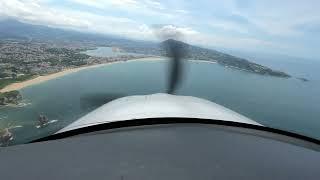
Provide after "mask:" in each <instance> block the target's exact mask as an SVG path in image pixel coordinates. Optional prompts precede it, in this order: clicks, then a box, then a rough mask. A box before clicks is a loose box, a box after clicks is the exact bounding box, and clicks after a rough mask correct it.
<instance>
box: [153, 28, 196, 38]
mask: <svg viewBox="0 0 320 180" xmlns="http://www.w3.org/2000/svg"><path fill="white" fill-rule="evenodd" d="M153 32H154V34H155V36H156V37H158V38H159V39H160V40H165V39H177V40H183V39H184V38H185V37H188V36H193V35H196V34H198V33H199V32H197V31H195V30H193V29H191V28H189V27H178V26H175V25H154V26H153Z"/></svg>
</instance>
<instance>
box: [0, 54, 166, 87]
mask: <svg viewBox="0 0 320 180" xmlns="http://www.w3.org/2000/svg"><path fill="white" fill-rule="evenodd" d="M145 59H149V60H148V61H155V60H161V59H163V58H162V57H157V56H156V57H145V58H137V59H131V60H126V61H115V62H108V63H103V64H94V65H89V66H83V67H76V68H68V69H64V70H62V71H60V72H57V73H53V74H48V75H44V76H37V77H35V78H33V79H29V80H26V81H22V82H17V83H12V84H9V85H8V86H6V87H4V88H2V89H0V93H5V92H9V91H17V90H21V89H23V88H26V87H29V86H33V85H36V84H40V83H43V82H46V81H49V80H53V79H56V78H59V77H62V76H65V75H68V74H72V73H75V72H79V71H82V70H85V69H91V68H97V67H102V66H108V65H112V64H116V63H124V62H129V61H141V60H145Z"/></svg>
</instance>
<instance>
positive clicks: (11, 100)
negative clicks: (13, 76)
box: [0, 91, 22, 106]
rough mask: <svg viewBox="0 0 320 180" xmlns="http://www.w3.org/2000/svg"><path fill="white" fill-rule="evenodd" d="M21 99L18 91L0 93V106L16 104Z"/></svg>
mask: <svg viewBox="0 0 320 180" xmlns="http://www.w3.org/2000/svg"><path fill="white" fill-rule="evenodd" d="M21 100H22V95H21V94H20V92H19V91H10V92H5V93H0V106H5V105H18V104H19V103H20V101H21Z"/></svg>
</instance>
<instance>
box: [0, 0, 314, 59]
mask: <svg viewBox="0 0 320 180" xmlns="http://www.w3.org/2000/svg"><path fill="white" fill-rule="evenodd" d="M65 4H68V5H69V6H63V5H65ZM71 7H72V8H71ZM318 7H320V1H318V0H309V1H289V0H282V1H277V0H259V1H255V0H246V1H243V0H225V1H219V0H201V1H197V2H192V1H185V0H170V1H169V0H164V1H158V0H60V1H59V2H57V1H55V0H0V18H1V17H11V18H15V19H18V20H20V21H24V22H29V23H33V24H42V25H47V26H54V27H60V28H68V29H75V30H79V31H89V32H98V33H104V34H114V35H120V36H125V37H129V38H135V39H143V40H156V39H159V36H160V34H161V39H163V38H164V37H178V36H181V37H183V38H182V39H183V40H185V41H187V42H190V43H193V44H198V45H202V46H218V47H227V48H240V49H248V50H250V49H251V50H259V49H260V50H264V51H285V52H287V53H295V52H298V50H300V49H302V50H301V51H304V50H305V51H307V50H308V49H315V47H316V46H317V45H318V42H316V40H315V39H317V38H316V37H320V32H319V31H318V29H319V27H320V23H319V22H320V13H319V11H318ZM157 23H158V24H163V25H161V26H157V27H156V29H155V26H152V25H151V24H157ZM173 24H175V25H173ZM310 41H312V43H310ZM258 47H259V48H258ZM309 52H310V51H309ZM314 52H317V51H316V50H314Z"/></svg>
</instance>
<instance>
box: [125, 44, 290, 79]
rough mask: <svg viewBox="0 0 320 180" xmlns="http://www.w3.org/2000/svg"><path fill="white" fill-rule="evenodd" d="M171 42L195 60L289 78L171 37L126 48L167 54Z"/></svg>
mask: <svg viewBox="0 0 320 180" xmlns="http://www.w3.org/2000/svg"><path fill="white" fill-rule="evenodd" d="M169 44H175V45H178V46H180V47H182V48H183V49H184V50H185V56H184V57H185V58H186V59H193V60H206V61H212V62H217V63H218V64H220V65H223V66H225V67H228V68H234V69H238V70H243V71H247V72H251V73H255V74H260V75H270V76H277V77H284V78H289V77H291V76H290V75H288V74H286V73H284V72H281V71H276V70H272V69H270V68H268V67H266V66H262V65H259V64H257V63H253V62H250V61H248V60H246V59H243V58H239V57H235V56H232V55H229V54H226V53H222V52H219V51H216V50H212V49H206V48H201V47H197V46H193V45H189V44H187V43H184V42H181V41H176V40H173V39H169V40H166V41H163V42H162V43H160V45H159V46H149V47H144V48H139V47H131V48H127V49H126V50H127V51H129V52H135V53H141V54H153V55H162V56H165V55H166V51H165V48H166V47H168V45H169Z"/></svg>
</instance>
